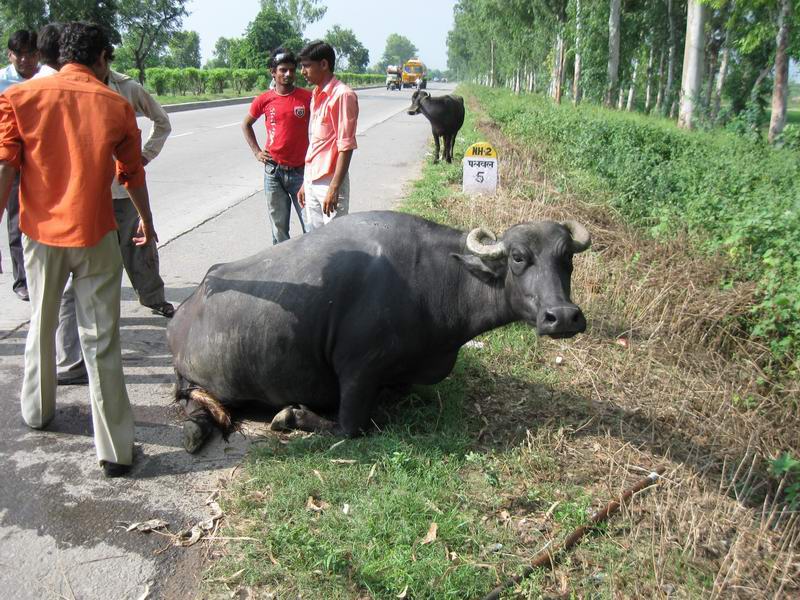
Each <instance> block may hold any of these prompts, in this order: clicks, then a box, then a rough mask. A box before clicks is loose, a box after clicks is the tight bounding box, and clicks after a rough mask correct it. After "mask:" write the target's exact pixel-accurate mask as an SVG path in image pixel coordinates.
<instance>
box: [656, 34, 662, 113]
mask: <svg viewBox="0 0 800 600" xmlns="http://www.w3.org/2000/svg"><path fill="white" fill-rule="evenodd" d="M663 102H664V49H663V48H662V49H661V58H660V59H659V60H658V94H657V95H656V112H661V105H662V104H663Z"/></svg>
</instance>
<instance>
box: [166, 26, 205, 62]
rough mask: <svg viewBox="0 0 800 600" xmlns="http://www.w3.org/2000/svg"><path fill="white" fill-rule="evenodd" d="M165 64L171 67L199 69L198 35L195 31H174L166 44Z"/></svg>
mask: <svg viewBox="0 0 800 600" xmlns="http://www.w3.org/2000/svg"><path fill="white" fill-rule="evenodd" d="M167 48H168V51H169V54H168V55H167V61H166V62H167V63H168V64H169V66H171V67H175V68H178V69H185V68H186V67H194V68H196V69H199V68H200V35H199V34H198V33H197V32H196V31H176V32H175V33H173V34H172V37H170V39H169V42H168V43H167Z"/></svg>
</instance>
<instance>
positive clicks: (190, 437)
mask: <svg viewBox="0 0 800 600" xmlns="http://www.w3.org/2000/svg"><path fill="white" fill-rule="evenodd" d="M184 412H185V413H186V420H185V421H184V422H183V447H184V448H185V449H186V451H187V452H188V453H189V454H194V453H195V452H197V451H198V450H200V448H202V447H203V444H205V443H206V441H207V440H208V438H210V437H211V435H212V434H213V433H214V419H213V418H212V417H211V415H210V414H209V412H208V411H207V410H206V409H205V407H204V406H203V405H201V404H199V403H198V402H196V401H195V400H194V399H193V398H192V397H191V396H190V397H189V398H188V399H187V400H186V406H185V407H184Z"/></svg>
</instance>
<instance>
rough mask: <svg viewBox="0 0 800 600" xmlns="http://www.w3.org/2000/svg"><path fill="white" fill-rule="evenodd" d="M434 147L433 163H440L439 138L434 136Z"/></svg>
mask: <svg viewBox="0 0 800 600" xmlns="http://www.w3.org/2000/svg"><path fill="white" fill-rule="evenodd" d="M433 146H434V150H433V162H434V163H438V162H439V136H438V135H434V136H433Z"/></svg>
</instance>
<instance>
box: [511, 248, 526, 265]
mask: <svg viewBox="0 0 800 600" xmlns="http://www.w3.org/2000/svg"><path fill="white" fill-rule="evenodd" d="M511 260H513V261H514V262H515V263H517V264H518V265H521V264H523V263H525V262H527V257H526V256H525V254H524V253H523V252H519V251H512V252H511Z"/></svg>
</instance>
